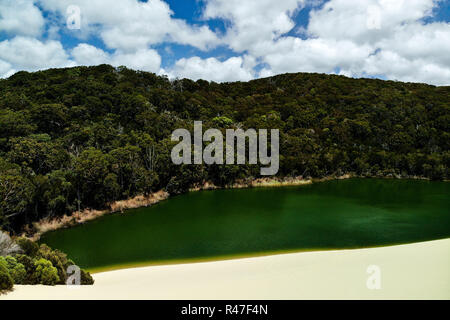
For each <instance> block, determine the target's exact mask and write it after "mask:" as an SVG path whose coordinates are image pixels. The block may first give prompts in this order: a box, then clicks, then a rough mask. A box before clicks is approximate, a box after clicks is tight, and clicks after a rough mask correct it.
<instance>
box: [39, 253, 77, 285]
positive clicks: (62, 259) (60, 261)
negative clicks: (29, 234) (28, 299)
mask: <svg viewBox="0 0 450 320" xmlns="http://www.w3.org/2000/svg"><path fill="white" fill-rule="evenodd" d="M38 255H39V256H40V257H42V258H44V259H46V260H48V261H50V262H51V263H52V265H53V266H54V267H55V268H56V270H57V271H58V278H59V282H58V283H59V284H65V283H66V280H67V268H68V267H69V266H70V265H72V264H74V263H73V262H72V263H69V260H68V259H67V255H66V254H65V253H63V252H61V251H59V250H52V249H51V248H50V247H48V246H47V245H45V244H42V245H41V246H40V248H39V253H38Z"/></svg>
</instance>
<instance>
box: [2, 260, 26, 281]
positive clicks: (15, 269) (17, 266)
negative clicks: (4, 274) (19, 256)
mask: <svg viewBox="0 0 450 320" xmlns="http://www.w3.org/2000/svg"><path fill="white" fill-rule="evenodd" d="M5 260H6V263H7V267H8V271H9V274H10V275H11V277H12V279H13V280H14V284H24V281H25V278H26V276H27V272H26V270H25V266H24V265H23V264H21V263H19V262H17V260H16V259H15V258H14V257H11V256H7V257H6V258H5Z"/></svg>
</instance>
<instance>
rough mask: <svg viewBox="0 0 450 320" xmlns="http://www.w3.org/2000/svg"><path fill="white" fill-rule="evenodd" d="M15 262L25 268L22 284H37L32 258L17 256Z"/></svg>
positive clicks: (23, 255)
mask: <svg viewBox="0 0 450 320" xmlns="http://www.w3.org/2000/svg"><path fill="white" fill-rule="evenodd" d="M16 260H17V262H18V263H20V264H22V265H23V266H24V267H25V273H26V274H25V278H24V280H23V282H22V284H38V282H37V280H36V279H35V278H34V273H35V271H36V267H35V265H34V260H33V258H31V257H29V256H27V255H25V254H19V255H17V256H16Z"/></svg>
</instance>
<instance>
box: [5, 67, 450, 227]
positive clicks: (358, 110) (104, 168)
mask: <svg viewBox="0 0 450 320" xmlns="http://www.w3.org/2000/svg"><path fill="white" fill-rule="evenodd" d="M194 120H202V121H203V125H204V127H205V129H204V130H206V129H207V128H208V127H213V128H221V129H223V130H225V129H227V128H243V129H245V128H266V129H271V128H273V129H279V130H280V170H279V172H278V176H280V177H287V176H303V177H324V176H330V175H342V174H344V173H350V172H351V173H355V174H357V175H362V176H396V177H411V176H422V177H428V178H431V179H438V180H442V179H448V176H449V171H448V168H449V163H450V151H449V146H450V132H449V124H450V87H434V86H430V85H425V84H413V83H401V82H395V81H382V80H374V79H351V78H346V77H342V76H335V75H322V74H303V73H299V74H285V75H279V76H275V77H271V78H266V79H258V80H254V81H250V82H245V83H243V82H234V83H222V84H218V83H214V82H207V81H203V80H199V81H196V82H194V81H191V80H188V79H182V80H179V79H177V80H172V81H170V80H169V79H168V78H167V77H160V76H157V75H155V74H152V73H147V72H139V71H133V70H129V69H127V68H125V67H119V68H114V67H111V66H108V65H100V66H96V67H76V68H68V69H51V70H46V71H41V72H35V73H28V72H18V73H16V74H15V75H13V76H11V77H10V78H9V79H4V80H0V226H1V227H2V228H3V229H4V230H8V231H10V232H14V231H15V232H18V231H21V230H22V228H23V227H24V226H25V225H28V224H30V223H31V222H33V221H37V220H39V219H41V218H43V217H58V216H61V215H64V214H70V213H71V212H73V211H76V210H80V209H83V208H104V207H106V206H107V205H108V204H109V203H111V202H113V201H115V200H120V199H126V198H130V197H133V196H135V195H137V194H148V193H151V192H153V191H157V190H161V189H165V190H167V191H168V192H169V193H171V194H177V193H182V192H185V191H187V190H188V189H189V188H190V187H192V186H195V185H198V184H201V183H203V182H205V181H210V182H212V183H214V184H216V185H219V186H224V185H227V184H230V183H233V182H234V181H236V180H238V179H250V178H252V177H258V176H259V172H260V171H259V166H258V165H240V166H238V165H211V166H206V165H181V166H176V165H174V164H172V161H171V159H170V152H171V149H172V147H173V146H174V145H175V143H174V142H172V141H171V140H170V136H171V133H172V131H173V130H174V129H177V128H190V129H191V130H192V128H193V122H194Z"/></svg>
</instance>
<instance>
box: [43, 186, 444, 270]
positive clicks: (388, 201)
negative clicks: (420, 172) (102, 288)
mask: <svg viewBox="0 0 450 320" xmlns="http://www.w3.org/2000/svg"><path fill="white" fill-rule="evenodd" d="M449 196H450V184H448V183H445V182H427V181H412V180H381V179H352V180H342V181H329V182H323V183H316V184H313V185H308V186H300V187H284V188H258V189H240V190H218V191H205V192H195V193H190V194H187V195H182V196H178V197H174V198H172V199H169V200H168V201H164V202H162V203H160V204H157V205H155V206H153V207H150V208H142V209H136V210H130V211H128V212H126V213H125V214H114V215H109V216H105V217H102V218H100V219H98V220H95V221H93V222H90V223H87V224H85V225H81V226H77V227H74V228H71V229H62V230H58V231H55V232H52V233H49V234H46V235H45V236H44V237H43V238H42V242H44V243H47V244H48V245H50V246H51V247H54V248H58V249H61V250H62V251H64V252H66V253H68V254H69V257H71V258H72V259H73V260H75V261H76V262H77V263H78V264H79V265H80V266H82V267H85V268H89V269H97V268H103V267H111V266H118V265H124V264H132V263H136V264H137V263H144V262H149V263H150V262H157V261H164V260H183V259H191V258H211V257H218V256H227V255H241V254H249V255H251V254H258V253H264V252H269V251H270V252H271V251H286V250H302V249H333V248H357V247H369V246H380V245H389V244H399V243H409V242H417V241H425V240H434V239H441V238H447V237H450V197H449Z"/></svg>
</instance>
